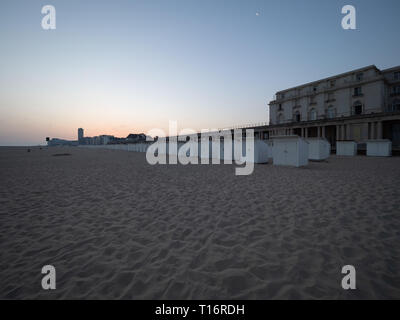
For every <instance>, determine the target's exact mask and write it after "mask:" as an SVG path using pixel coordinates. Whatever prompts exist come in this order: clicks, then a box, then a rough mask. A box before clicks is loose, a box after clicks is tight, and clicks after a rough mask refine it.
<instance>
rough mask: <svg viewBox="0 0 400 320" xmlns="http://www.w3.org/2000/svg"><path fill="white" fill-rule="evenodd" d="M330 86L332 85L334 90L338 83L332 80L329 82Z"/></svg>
mask: <svg viewBox="0 0 400 320" xmlns="http://www.w3.org/2000/svg"><path fill="white" fill-rule="evenodd" d="M329 85H330V87H331V88H333V87H334V86H335V85H336V81H335V80H331V81H330V82H329Z"/></svg>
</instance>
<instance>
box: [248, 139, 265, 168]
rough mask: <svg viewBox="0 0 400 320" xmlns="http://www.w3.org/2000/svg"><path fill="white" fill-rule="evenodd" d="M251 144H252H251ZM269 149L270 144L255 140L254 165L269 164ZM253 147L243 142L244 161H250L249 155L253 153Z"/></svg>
mask: <svg viewBox="0 0 400 320" xmlns="http://www.w3.org/2000/svg"><path fill="white" fill-rule="evenodd" d="M250 143H251V142H250ZM269 149H270V148H269V147H268V143H267V142H265V141H262V140H258V139H255V140H254V158H253V159H254V160H253V162H254V163H268V157H269ZM251 151H252V150H251V147H250V145H249V144H248V143H246V142H245V141H243V149H242V159H241V160H242V161H244V160H247V161H249V159H248V157H247V155H248V154H249V153H250V152H251Z"/></svg>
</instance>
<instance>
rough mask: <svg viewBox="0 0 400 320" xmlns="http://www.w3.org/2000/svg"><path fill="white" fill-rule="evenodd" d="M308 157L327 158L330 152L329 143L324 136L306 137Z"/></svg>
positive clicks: (317, 159) (318, 159) (313, 158)
mask: <svg viewBox="0 0 400 320" xmlns="http://www.w3.org/2000/svg"><path fill="white" fill-rule="evenodd" d="M306 141H307V142H308V159H309V160H314V161H321V160H325V159H328V158H329V156H330V154H331V144H330V143H329V141H328V140H326V139H324V138H308V139H306Z"/></svg>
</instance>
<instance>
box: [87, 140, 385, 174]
mask: <svg viewBox="0 0 400 320" xmlns="http://www.w3.org/2000/svg"><path fill="white" fill-rule="evenodd" d="M231 143H232V146H229V145H228V146H226V145H224V143H223V141H221V142H220V143H219V145H218V144H216V143H212V141H208V146H207V141H206V142H205V143H204V141H203V143H201V142H200V141H199V142H198V143H197V142H186V143H185V142H176V146H174V147H172V146H171V145H169V144H168V143H166V144H165V148H164V149H163V148H159V149H158V151H157V152H158V153H159V154H160V153H161V154H169V155H178V154H181V153H186V156H187V157H199V158H201V159H203V158H209V159H211V158H216V159H218V160H222V161H234V160H237V161H253V162H254V163H268V162H269V160H270V159H272V161H273V164H274V165H284V166H294V167H302V166H306V165H307V164H308V161H309V160H311V161H323V160H326V159H327V158H329V156H330V153H331V145H330V143H329V142H328V141H327V140H326V139H322V138H309V139H303V138H301V137H299V136H279V137H273V138H272V139H271V140H269V141H264V140H257V139H256V140H254V158H253V159H251V158H249V157H247V156H246V155H249V152H251V148H250V147H249V146H248V145H246V143H245V141H243V142H241V149H242V150H241V152H237V153H238V154H239V155H236V156H235V150H234V146H235V145H236V146H237V144H235V143H234V141H232V142H231ZM150 145H151V144H150V143H136V144H115V145H101V146H100V145H91V146H85V147H91V148H99V147H100V148H107V149H112V150H125V151H134V152H146V151H147V150H148V148H149V146H150ZM239 145H240V144H239ZM183 146H185V147H184V149H183V148H182V147H183ZM366 146H367V156H383V157H388V156H391V154H392V143H391V141H390V140H368V141H366ZM207 148H208V150H207ZM191 151H192V152H193V154H190V152H191ZM356 154H357V143H356V142H354V141H337V142H336V155H338V156H355V155H356Z"/></svg>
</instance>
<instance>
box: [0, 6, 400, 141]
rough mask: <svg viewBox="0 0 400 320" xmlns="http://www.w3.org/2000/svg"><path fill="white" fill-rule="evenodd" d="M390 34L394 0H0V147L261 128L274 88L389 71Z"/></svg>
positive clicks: (398, 17)
mask: <svg viewBox="0 0 400 320" xmlns="http://www.w3.org/2000/svg"><path fill="white" fill-rule="evenodd" d="M47 4H51V5H53V6H54V7H55V8H56V21H57V29H56V30H50V31H45V30H43V29H42V28H41V19H42V17H43V15H42V14H41V8H42V7H43V6H44V5H47ZM347 4H351V5H353V6H355V8H356V10H357V30H343V29H342V28H341V19H342V17H343V15H342V14H341V9H342V7H343V6H344V5H347ZM399 30H400V1H398V0H382V1H378V0H362V1H361V0H355V1H336V0H307V1H298V0H290V1H289V0H268V1H267V0H264V1H261V0H253V1H252V0H240V1H239V0H237V1H235V0H209V1H208V0H140V1H139V0H113V1H111V0H108V1H105V0H102V1H99V0H79V1H78V0H46V1H36V0H26V1H21V0H1V2H0V40H1V41H0V54H1V59H0V145H25V144H39V143H44V138H45V137H46V136H50V137H62V138H76V129H77V128H78V127H83V128H85V134H87V135H97V134H103V133H105V134H114V135H120V136H126V135H128V133H130V132H138V131H144V132H146V131H147V130H149V129H151V128H162V129H164V130H167V128H168V121H169V120H177V121H178V127H179V128H193V129H196V130H200V129H203V128H218V127H224V126H230V125H236V124H246V123H258V122H266V121H268V108H267V104H268V102H269V101H270V100H271V99H272V97H273V94H274V93H275V92H276V91H278V90H282V89H285V88H289V87H292V86H296V85H299V84H302V83H305V82H309V81H313V80H318V79H320V78H324V77H327V76H331V75H334V74H338V73H342V72H346V71H349V70H351V69H356V68H359V67H363V66H366V65H370V64H375V65H377V67H378V68H387V67H392V66H395V65H399V64H400V59H399V57H400V55H399V52H400V41H399V40H398V39H399V35H398V33H399Z"/></svg>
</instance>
